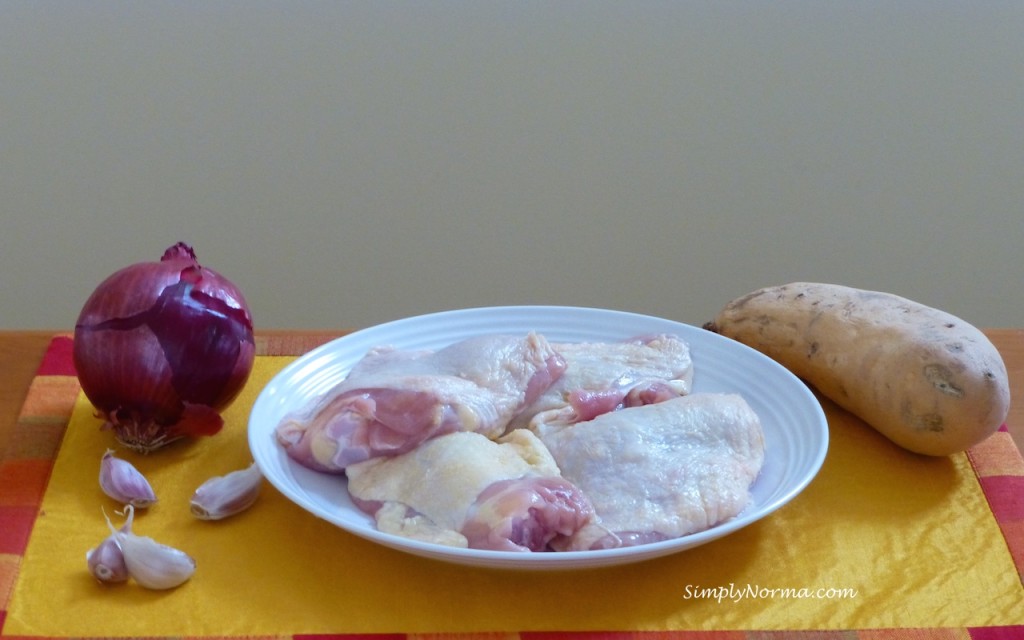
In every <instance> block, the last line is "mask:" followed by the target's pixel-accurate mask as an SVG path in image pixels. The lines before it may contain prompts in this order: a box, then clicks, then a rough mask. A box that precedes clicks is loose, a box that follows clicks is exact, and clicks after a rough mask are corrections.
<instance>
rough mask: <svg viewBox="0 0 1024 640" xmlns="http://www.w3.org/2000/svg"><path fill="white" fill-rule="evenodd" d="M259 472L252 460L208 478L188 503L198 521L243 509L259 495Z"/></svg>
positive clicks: (212, 518)
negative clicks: (243, 467) (241, 466)
mask: <svg viewBox="0 0 1024 640" xmlns="http://www.w3.org/2000/svg"><path fill="white" fill-rule="evenodd" d="M262 483H263V474H262V473H261V472H260V469H259V467H257V466H256V463H255V462H254V463H252V464H251V465H249V467H248V468H246V469H241V470H238V471H232V472H231V473H229V474H227V475H224V476H216V477H213V478H210V479H209V480H207V481H206V482H204V483H203V484H201V485H200V486H199V488H198V489H196V491H195V493H194V494H193V495H192V501H191V503H190V505H191V510H192V515H194V516H195V517H197V518H199V519H200V520H220V519H222V518H227V517H229V516H233V515H235V514H237V513H241V512H242V511H245V510H246V509H248V508H249V507H251V506H252V505H253V503H254V502H256V498H258V497H259V495H260V485H261V484H262Z"/></svg>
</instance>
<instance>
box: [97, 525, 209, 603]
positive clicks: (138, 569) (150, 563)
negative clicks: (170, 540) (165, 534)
mask: <svg viewBox="0 0 1024 640" xmlns="http://www.w3.org/2000/svg"><path fill="white" fill-rule="evenodd" d="M125 513H126V514H127V519H126V520H125V523H124V525H123V526H122V527H121V529H120V530H117V529H114V525H113V524H111V523H110V518H107V526H108V527H109V528H110V534H111V535H110V537H111V538H113V539H114V541H115V542H116V544H117V546H118V547H119V548H120V550H121V554H122V556H123V557H124V565H125V569H126V570H127V572H128V575H129V576H131V577H132V578H133V579H134V580H135V581H136V582H138V583H139V584H140V585H141V586H143V587H146V588H147V589H173V588H174V587H177V586H179V585H181V584H183V583H184V582H185V581H186V580H188V579H189V578H191V577H192V574H193V573H195V571H196V561H195V559H194V558H192V556H190V555H188V554H187V553H185V552H184V551H181V550H180V549H175V548H174V547H170V546H168V545H165V544H160V543H159V542H157V541H156V540H153V539H152V538H147V537H145V536H139V535H136V534H134V533H132V522H133V520H134V519H135V508H134V507H133V506H131V505H128V506H127V507H125ZM104 517H106V514H104Z"/></svg>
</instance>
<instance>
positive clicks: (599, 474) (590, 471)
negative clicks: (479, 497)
mask: <svg viewBox="0 0 1024 640" xmlns="http://www.w3.org/2000/svg"><path fill="white" fill-rule="evenodd" d="M567 417H568V419H566V418H567ZM531 429H532V430H533V431H534V432H536V433H537V434H538V436H539V437H540V439H541V441H542V442H544V444H545V445H546V446H547V447H548V450H549V451H550V452H551V455H552V457H554V459H555V462H556V463H557V464H558V467H559V469H560V470H561V472H562V476H563V477H564V478H565V479H566V480H568V481H570V482H572V483H573V484H574V485H576V486H578V487H579V488H580V489H581V490H582V491H583V493H584V494H585V495H586V496H587V498H588V499H589V500H590V502H591V504H592V505H593V507H594V512H595V517H594V518H593V520H592V521H591V522H589V523H588V524H587V525H586V526H584V527H582V528H581V529H580V530H579V531H577V532H576V533H575V534H574V535H572V536H570V537H569V538H567V539H560V540H557V541H555V545H556V546H557V548H558V549H559V550H570V551H586V550H593V549H607V548H617V547H624V546H634V545H638V544H645V543H649V542H657V541H660V540H666V539H671V538H678V537H680V536H684V535H687V534H691V533H696V532H698V531H703V530H705V529H709V528H711V527H713V526H715V525H716V524H718V523H720V522H723V521H725V520H728V519H730V518H732V517H734V516H736V515H737V514H739V513H740V512H741V511H742V510H743V509H744V508H745V507H746V506H747V504H748V503H749V502H750V487H751V485H752V484H753V483H754V480H755V479H756V478H757V476H758V474H759V473H760V471H761V467H762V465H763V464H764V435H763V432H762V429H761V423H760V421H759V420H758V417H757V415H756V414H755V413H754V411H753V409H751V408H750V406H749V405H748V404H747V402H746V401H745V400H744V399H743V398H742V397H740V396H739V395H736V394H721V393H694V394H691V395H687V396H681V397H677V398H674V399H671V400H666V401H664V402H659V403H656V404H649V405H643V406H638V407H630V408H624V409H621V410H618V411H612V412H609V413H605V414H603V415H600V416H598V417H596V418H594V419H593V420H590V421H584V422H574V421H573V420H572V419H571V416H568V413H567V412H564V411H562V412H559V411H552V412H549V413H548V414H547V415H546V416H545V415H542V416H538V417H537V419H535V420H534V421H533V423H531Z"/></svg>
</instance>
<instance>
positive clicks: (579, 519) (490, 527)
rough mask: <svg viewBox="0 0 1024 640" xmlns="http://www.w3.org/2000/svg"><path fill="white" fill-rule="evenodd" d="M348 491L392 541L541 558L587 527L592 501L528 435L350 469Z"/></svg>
mask: <svg viewBox="0 0 1024 640" xmlns="http://www.w3.org/2000/svg"><path fill="white" fill-rule="evenodd" d="M346 473H347V475H348V490H349V493H350V494H351V496H352V498H353V500H354V501H355V502H356V504H357V505H359V507H360V508H361V509H363V510H364V511H366V512H367V513H369V514H371V515H373V516H374V519H375V520H376V522H377V528H378V529H379V530H380V531H383V532H386V533H392V534H396V535H401V536H405V537H408V538H413V539H417V540H422V541H425V542H432V543H436V544H444V545H449V546H455V547H469V548H472V549H488V550H496V551H541V550H544V549H545V548H547V546H548V544H549V543H551V542H552V541H553V540H557V539H560V538H564V537H568V536H571V535H573V534H574V533H576V531H578V530H579V529H580V528H581V527H582V526H583V525H584V524H586V523H587V522H588V521H589V520H590V517H591V515H592V514H593V510H592V509H591V507H590V503H589V502H588V501H587V499H586V497H585V496H583V494H582V493H581V492H580V491H579V489H577V488H576V487H575V486H573V485H572V484H571V483H570V482H568V481H567V480H565V479H564V478H562V477H561V475H559V472H558V466H557V465H556V464H555V462H554V460H552V458H551V454H550V453H548V451H547V449H545V447H544V445H543V444H542V443H541V442H540V440H538V439H537V437H536V436H534V435H533V434H532V433H530V432H529V431H525V430H522V429H519V430H515V431H513V432H511V433H509V434H508V435H506V436H502V437H501V438H499V439H498V440H496V441H495V440H490V439H488V438H486V437H485V436H483V435H481V434H479V433H474V432H457V433H450V434H447V435H443V436H439V437H437V438H432V439H431V440H429V441H427V442H424V443H422V444H420V446H418V447H416V448H415V449H413V450H411V451H409V452H407V453H403V454H401V455H398V456H394V457H388V458H383V457H378V458H373V459H371V460H368V461H366V462H360V463H356V464H352V465H349V466H348V469H347V470H346Z"/></svg>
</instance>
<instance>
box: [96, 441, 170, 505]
mask: <svg viewBox="0 0 1024 640" xmlns="http://www.w3.org/2000/svg"><path fill="white" fill-rule="evenodd" d="M100 488H101V489H103V493H105V494H107V495H108V496H110V497H111V498H113V499H114V500H117V501H118V502H120V503H121V504H125V505H131V506H133V507H137V508H139V509H144V508H146V507H148V506H150V505H152V504H153V503H155V502H156V493H154V491H153V487H152V486H150V484H149V481H148V480H146V477H145V476H144V475H142V473H141V472H140V471H139V470H138V469H136V468H135V467H134V465H132V463H130V462H128V461H127V460H122V459H121V458H116V457H114V450H113V449H107V451H106V453H104V454H103V458H102V459H101V460H100Z"/></svg>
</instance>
